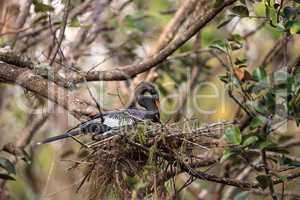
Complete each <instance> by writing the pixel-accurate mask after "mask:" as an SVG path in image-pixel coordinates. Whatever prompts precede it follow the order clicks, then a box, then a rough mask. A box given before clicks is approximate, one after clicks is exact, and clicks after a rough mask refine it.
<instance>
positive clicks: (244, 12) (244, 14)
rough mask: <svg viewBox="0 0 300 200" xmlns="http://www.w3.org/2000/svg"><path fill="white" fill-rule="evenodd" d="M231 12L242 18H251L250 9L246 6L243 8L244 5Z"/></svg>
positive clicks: (234, 8)
mask: <svg viewBox="0 0 300 200" xmlns="http://www.w3.org/2000/svg"><path fill="white" fill-rule="evenodd" d="M231 11H232V12H233V13H234V14H237V15H239V16H241V17H249V11H248V8H247V7H246V6H242V5H239V6H235V7H233V8H232V9H231Z"/></svg>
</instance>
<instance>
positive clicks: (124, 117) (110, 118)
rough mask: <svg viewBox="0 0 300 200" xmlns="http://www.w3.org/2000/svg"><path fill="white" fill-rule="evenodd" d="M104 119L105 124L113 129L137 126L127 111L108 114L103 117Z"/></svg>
mask: <svg viewBox="0 0 300 200" xmlns="http://www.w3.org/2000/svg"><path fill="white" fill-rule="evenodd" d="M103 118H104V122H103V124H105V125H107V126H109V127H111V128H119V127H123V126H131V125H134V124H135V119H134V118H133V117H132V116H130V114H129V113H128V112H127V110H120V111H114V112H110V113H106V115H105V116H103Z"/></svg>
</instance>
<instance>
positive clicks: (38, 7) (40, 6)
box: [32, 0, 54, 12]
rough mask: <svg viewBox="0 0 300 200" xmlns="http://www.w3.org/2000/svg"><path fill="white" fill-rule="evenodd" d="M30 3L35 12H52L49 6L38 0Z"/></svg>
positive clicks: (52, 9)
mask: <svg viewBox="0 0 300 200" xmlns="http://www.w3.org/2000/svg"><path fill="white" fill-rule="evenodd" d="M32 3H33V5H34V11H35V12H52V11H54V8H53V7H52V6H51V5H47V4H44V3H43V2H42V1H40V0H33V1H32Z"/></svg>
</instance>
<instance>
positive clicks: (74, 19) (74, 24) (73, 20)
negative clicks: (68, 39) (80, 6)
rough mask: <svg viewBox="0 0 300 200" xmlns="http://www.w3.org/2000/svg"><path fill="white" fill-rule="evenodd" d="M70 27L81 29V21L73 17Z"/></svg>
mask: <svg viewBox="0 0 300 200" xmlns="http://www.w3.org/2000/svg"><path fill="white" fill-rule="evenodd" d="M69 26H70V27H80V26H81V24H80V21H79V19H78V18H77V17H73V18H72V19H71V22H70V24H69Z"/></svg>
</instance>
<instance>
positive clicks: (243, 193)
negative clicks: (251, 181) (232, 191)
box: [233, 191, 249, 200]
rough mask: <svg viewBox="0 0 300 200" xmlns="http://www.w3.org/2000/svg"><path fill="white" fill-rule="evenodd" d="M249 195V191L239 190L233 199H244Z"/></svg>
mask: <svg viewBox="0 0 300 200" xmlns="http://www.w3.org/2000/svg"><path fill="white" fill-rule="evenodd" d="M248 196H249V192H247V191H246V192H240V193H238V194H237V195H235V197H234V199H233V200H246V199H247V198H248Z"/></svg>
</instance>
